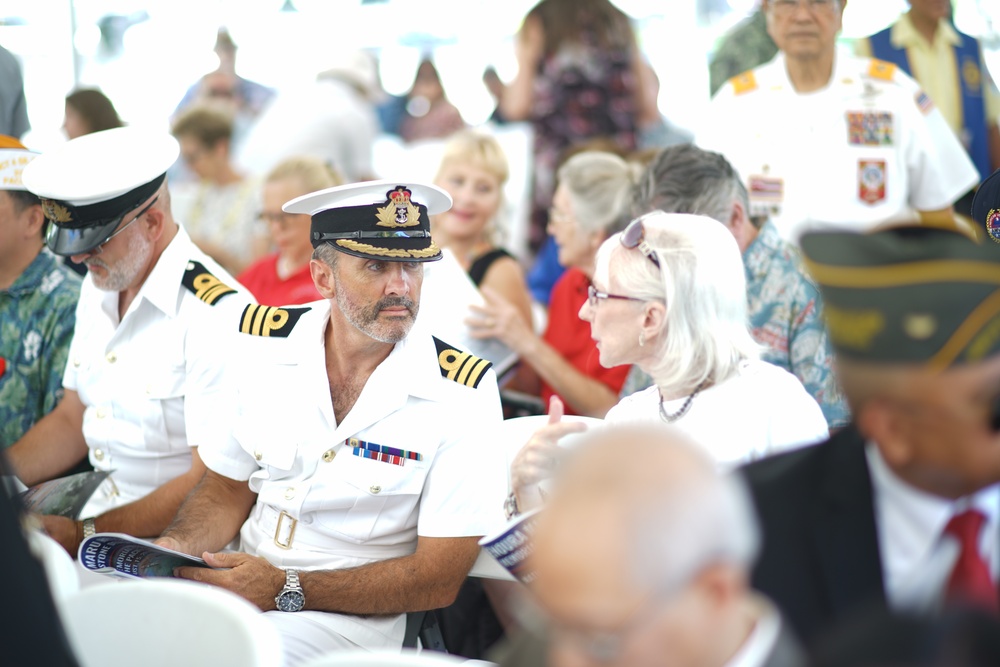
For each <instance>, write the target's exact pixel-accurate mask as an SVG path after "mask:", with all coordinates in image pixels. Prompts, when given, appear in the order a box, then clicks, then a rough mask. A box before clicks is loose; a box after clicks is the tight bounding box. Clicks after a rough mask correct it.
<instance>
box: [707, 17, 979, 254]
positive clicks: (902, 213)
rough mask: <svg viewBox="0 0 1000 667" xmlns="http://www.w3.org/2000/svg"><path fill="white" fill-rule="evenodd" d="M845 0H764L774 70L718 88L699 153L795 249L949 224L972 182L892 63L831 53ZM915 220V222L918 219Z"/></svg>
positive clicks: (938, 122) (960, 156)
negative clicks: (728, 173) (897, 224)
mask: <svg viewBox="0 0 1000 667" xmlns="http://www.w3.org/2000/svg"><path fill="white" fill-rule="evenodd" d="M844 4H845V2H842V1H841V0H764V4H763V9H764V12H765V14H766V16H767V26H768V32H769V33H770V35H771V37H772V38H773V39H774V41H775V43H776V44H777V45H778V47H779V48H780V49H781V50H780V52H779V53H778V55H777V56H776V57H775V58H774V60H772V61H771V62H769V63H767V64H765V65H762V66H761V67H758V68H757V69H754V70H750V71H747V72H744V73H743V74H740V75H739V76H736V77H734V78H733V79H731V80H730V81H729V82H728V83H726V85H724V86H723V87H722V88H721V89H720V90H719V92H718V93H717V94H716V96H715V97H714V98H713V100H712V103H711V104H710V105H709V112H708V114H707V116H706V118H705V120H704V124H703V125H702V126H701V128H700V130H699V132H698V136H697V143H698V145H700V146H701V147H703V148H705V149H708V150H713V151H717V152H720V153H723V154H724V155H725V156H726V157H727V158H728V159H729V161H730V162H731V163H732V164H733V166H735V167H736V169H737V171H739V173H740V175H741V176H742V177H743V179H744V181H745V182H746V185H747V190H748V192H749V194H750V207H751V214H752V215H753V216H764V215H770V216H771V218H772V220H773V221H774V223H775V225H776V226H777V228H778V230H779V232H781V235H782V236H783V237H784V238H785V239H787V240H790V241H793V242H796V243H797V242H798V238H799V237H800V236H801V235H802V233H803V232H805V231H808V230H813V229H826V228H847V229H853V230H858V231H862V230H866V229H870V228H872V227H874V226H876V225H878V224H880V223H884V222H887V221H896V220H902V219H912V218H913V217H914V216H915V215H919V216H920V218H921V220H922V221H924V222H925V223H926V224H936V225H939V226H952V225H954V224H955V223H954V218H953V214H952V210H951V207H952V204H953V203H954V202H955V200H957V199H958V198H959V197H960V196H961V195H962V194H964V193H965V192H967V191H968V190H969V189H970V188H972V187H973V186H974V185H976V183H977V182H978V180H979V177H978V173H977V171H976V168H975V166H974V165H973V164H972V162H971V160H970V159H969V157H968V155H967V154H966V153H965V151H964V149H963V148H962V145H961V144H960V143H959V142H958V139H956V138H955V135H954V133H953V132H952V131H951V129H950V128H949V127H948V124H947V122H946V121H945V120H944V117H943V116H942V115H941V113H940V111H939V110H938V109H937V108H936V107H935V106H934V103H933V101H932V100H931V99H930V98H929V97H928V96H927V94H926V93H924V92H923V91H922V90H921V89H920V87H919V86H918V84H917V83H916V82H915V81H914V80H913V79H911V78H910V77H909V76H907V75H906V74H905V73H903V72H902V71H900V70H899V69H898V68H897V67H896V66H895V65H893V64H891V63H886V62H883V61H880V60H874V59H870V58H857V57H854V56H852V55H850V54H849V53H847V52H838V50H837V47H836V38H837V33H838V32H839V31H840V28H841V17H842V15H843V11H844ZM914 211H916V213H914Z"/></svg>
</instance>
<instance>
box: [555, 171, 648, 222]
mask: <svg viewBox="0 0 1000 667" xmlns="http://www.w3.org/2000/svg"><path fill="white" fill-rule="evenodd" d="M641 170H642V167H641V166H639V165H637V164H635V163H632V162H626V161H625V160H623V159H621V158H620V157H618V156H617V155H614V154H613V153H603V152H601V151H585V152H583V153H578V154H576V155H574V156H573V157H571V158H570V159H568V160H566V162H565V164H563V166H562V167H560V168H559V174H558V177H559V185H563V186H565V187H566V190H567V191H568V192H569V195H570V200H571V201H572V203H573V214H574V216H575V217H576V220H577V222H578V223H579V225H580V227H581V228H583V229H584V230H586V231H589V232H605V233H606V234H609V235H610V234H613V233H615V232H617V231H620V230H621V229H623V227H624V225H623V224H622V222H623V221H624V222H628V219H625V218H623V216H622V212H623V211H624V210H625V206H626V203H627V202H628V198H629V194H630V193H631V190H632V188H633V186H634V185H635V182H636V179H638V177H639V173H640V172H641Z"/></svg>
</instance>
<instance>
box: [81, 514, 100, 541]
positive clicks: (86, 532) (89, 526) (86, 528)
mask: <svg viewBox="0 0 1000 667" xmlns="http://www.w3.org/2000/svg"><path fill="white" fill-rule="evenodd" d="M96 534H97V528H95V527H94V517H90V518H88V519H84V520H83V539H87V538H88V537H93V536H94V535H96Z"/></svg>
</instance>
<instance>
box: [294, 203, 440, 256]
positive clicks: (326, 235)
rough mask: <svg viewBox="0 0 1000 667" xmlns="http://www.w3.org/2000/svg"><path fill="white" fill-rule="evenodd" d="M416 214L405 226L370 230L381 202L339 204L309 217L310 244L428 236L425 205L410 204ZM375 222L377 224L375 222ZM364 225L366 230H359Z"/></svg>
mask: <svg viewBox="0 0 1000 667" xmlns="http://www.w3.org/2000/svg"><path fill="white" fill-rule="evenodd" d="M413 206H414V207H415V208H416V209H417V211H418V213H419V215H418V217H417V219H416V220H408V221H407V225H408V226H407V227H393V228H389V229H386V230H385V231H381V230H378V231H372V230H371V229H370V228H371V227H372V221H373V220H377V219H378V216H379V214H380V213H381V212H382V211H383V210H384V209H385V204H368V205H365V206H343V207H339V208H333V209H327V210H325V211H320V212H319V213H315V214H314V215H313V216H312V245H313V247H314V248H315V247H316V246H318V245H320V244H322V243H324V242H326V241H327V240H333V239H351V238H364V239H409V238H429V237H430V232H429V231H425V230H426V229H427V228H428V227H430V217H429V216H428V215H427V207H426V206H424V205H423V204H416V203H414V204H413ZM376 224H377V223H376ZM365 228H368V230H369V231H359V229H365Z"/></svg>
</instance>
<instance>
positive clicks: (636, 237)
mask: <svg viewBox="0 0 1000 667" xmlns="http://www.w3.org/2000/svg"><path fill="white" fill-rule="evenodd" d="M643 217H645V216H643ZM642 220H643V218H642V217H640V218H636V219H635V220H633V221H632V222H630V223H628V227H626V228H625V231H623V232H622V233H621V236H620V237H619V240H621V243H622V245H623V246H625V247H626V248H628V249H629V250H632V249H634V248H638V249H639V252H641V253H642V254H643V255H645V256H646V257H648V258H649V261H651V262H652V263H653V264H655V265H656V268H660V260H659V259H657V257H656V251H654V250H653V248H652V247H651V246H650V245H649V244H648V243H646V234H645V230H644V229H643V227H642Z"/></svg>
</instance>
